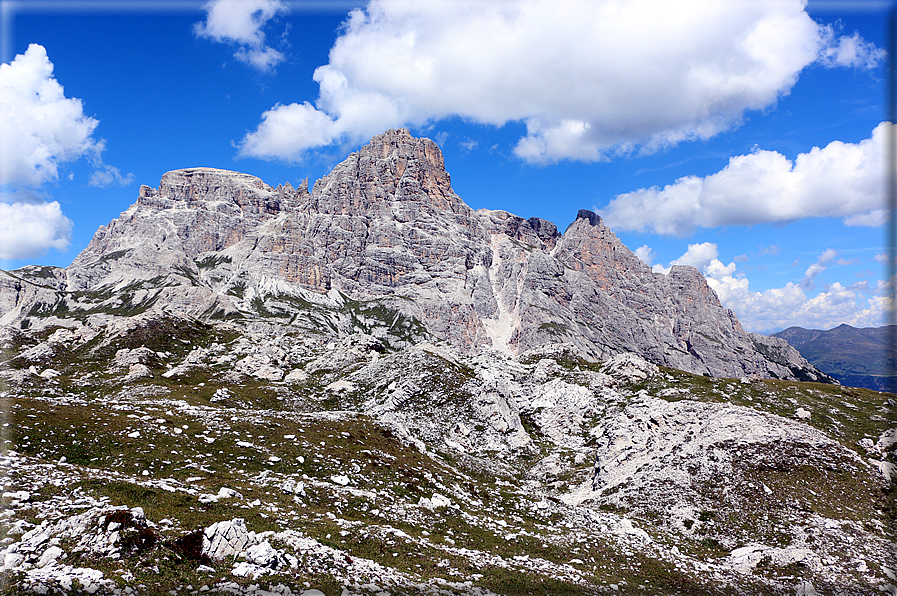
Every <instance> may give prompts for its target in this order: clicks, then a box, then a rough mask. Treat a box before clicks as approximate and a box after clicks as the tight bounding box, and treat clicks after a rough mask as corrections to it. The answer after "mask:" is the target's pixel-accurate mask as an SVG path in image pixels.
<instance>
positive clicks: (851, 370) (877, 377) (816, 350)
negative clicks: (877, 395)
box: [773, 325, 897, 391]
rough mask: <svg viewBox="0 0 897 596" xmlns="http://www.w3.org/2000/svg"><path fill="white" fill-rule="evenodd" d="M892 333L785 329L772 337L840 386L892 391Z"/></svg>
mask: <svg viewBox="0 0 897 596" xmlns="http://www.w3.org/2000/svg"><path fill="white" fill-rule="evenodd" d="M894 333H895V328H894V326H893V325H891V326H885V327H865V328H862V329H857V328H856V327H851V326H850V325H839V326H837V327H835V328H834V329H829V330H827V331H821V330H819V329H804V328H802V327H789V328H788V329H785V330H784V331H779V332H778V333H774V334H773V337H779V338H782V339H784V340H785V341H787V342H788V343H789V344H791V345H792V346H794V347H795V348H796V349H797V350H798V351H799V352H800V353H801V355H802V356H803V357H804V358H806V359H807V360H808V361H810V362H812V363H813V365H814V366H816V367H817V368H818V369H819V370H821V371H825V372H826V373H827V374H829V375H831V376H832V377H834V378H836V379H837V380H838V381H840V382H841V383H843V384H844V385H848V386H850V387H865V388H867V389H875V390H876V391H894V390H895V389H897V376H895V374H894V365H895V363H897V346H895V345H894Z"/></svg>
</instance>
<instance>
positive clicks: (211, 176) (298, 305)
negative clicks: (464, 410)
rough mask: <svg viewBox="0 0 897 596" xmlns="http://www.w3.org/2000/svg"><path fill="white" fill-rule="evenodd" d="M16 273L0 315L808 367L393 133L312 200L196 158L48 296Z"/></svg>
mask: <svg viewBox="0 0 897 596" xmlns="http://www.w3.org/2000/svg"><path fill="white" fill-rule="evenodd" d="M13 275H15V272H13ZM16 279H17V281H16V282H15V284H18V285H16V288H17V289H16V290H15V292H16V297H15V298H11V297H10V296H7V295H6V294H10V295H11V292H12V289H11V288H12V287H13V285H15V284H13V283H12V281H9V280H8V281H9V283H6V282H4V284H5V285H4V284H0V294H2V295H3V298H2V299H0V304H3V305H4V309H6V308H7V306H8V305H10V306H9V308H8V310H7V311H6V312H4V313H0V316H2V319H0V321H2V322H12V321H16V320H20V319H22V318H24V317H26V316H28V313H32V315H33V314H34V313H35V312H37V313H44V314H46V313H47V312H50V311H52V310H53V309H55V311H58V312H78V310H79V309H81V310H82V311H84V310H89V309H93V310H94V312H96V309H97V308H99V306H97V304H106V305H107V306H108V305H109V304H112V305H115V306H116V308H117V309H118V310H119V311H120V312H128V309H132V310H133V309H137V310H146V309H160V308H165V309H169V310H174V311H178V312H182V313H185V314H189V315H191V316H197V317H200V318H209V319H213V318H219V317H226V318H233V317H250V318H252V317H266V318H274V319H276V320H280V321H281V322H283V323H285V324H294V325H304V326H306V327H309V328H314V327H315V325H323V326H328V325H329V326H330V328H331V329H332V330H335V331H338V332H344V331H345V332H353V331H356V330H359V329H361V330H364V331H366V332H372V333H374V332H375V331H374V328H375V327H376V328H378V329H380V330H381V331H382V328H384V326H385V327H388V328H389V329H391V330H395V329H394V328H396V327H397V326H404V327H405V328H406V330H407V329H411V328H414V329H416V331H415V332H414V333H423V334H425V335H428V336H429V337H431V338H433V337H435V338H439V339H443V340H446V341H449V342H451V343H452V344H454V345H456V346H459V347H461V348H463V349H468V350H473V349H478V348H480V347H491V348H494V349H497V350H500V351H503V352H506V353H508V354H511V355H519V354H522V353H524V352H526V351H528V350H531V349H534V348H537V347H539V346H542V345H544V344H549V343H573V344H574V345H576V346H577V347H578V348H579V349H580V350H581V351H582V352H583V353H584V354H586V355H588V356H589V357H591V358H593V359H603V358H607V357H609V356H611V355H613V354H616V353H620V352H635V353H637V354H641V355H643V356H645V357H646V358H648V359H650V360H652V361H653V362H656V363H659V364H664V365H668V366H673V367H676V368H680V369H683V370H687V371H691V372H697V373H707V374H711V375H715V376H742V375H745V374H753V375H759V376H764V377H769V376H775V377H781V378H794V377H795V374H798V372H799V374H800V375H805V376H808V378H809V377H814V376H818V371H815V369H813V368H812V367H811V366H810V365H809V364H807V363H806V362H805V361H803V360H802V359H801V358H800V357H799V355H797V353H796V352H795V351H793V350H791V351H790V352H789V351H788V350H789V349H788V348H787V347H783V346H778V345H777V346H772V347H771V346H769V345H767V344H762V345H761V344H758V343H757V341H755V340H754V339H752V338H751V336H750V335H749V334H747V333H746V332H745V331H744V330H743V329H742V328H741V326H740V325H739V323H738V320H737V319H736V317H735V315H734V313H732V312H731V311H729V310H726V309H725V308H723V307H722V305H721V304H720V302H719V299H718V298H717V296H716V294H714V292H713V291H712V290H711V289H710V287H709V286H708V285H707V283H706V281H705V280H704V278H703V277H702V276H701V275H700V274H699V273H698V272H697V271H696V270H695V269H693V268H690V267H674V268H673V269H672V270H671V272H670V273H669V274H668V275H662V274H657V273H653V272H652V271H651V269H650V268H649V267H648V266H647V265H645V264H644V263H643V262H641V261H640V260H639V259H638V258H637V257H636V256H635V255H634V254H633V253H632V252H631V251H630V250H629V249H627V248H626V247H625V246H623V244H622V243H621V242H620V241H619V239H618V238H617V237H616V236H615V235H614V233H613V232H612V231H611V230H610V229H608V228H607V227H605V226H604V224H603V222H602V221H601V218H600V217H598V216H597V215H596V214H594V213H592V212H590V211H585V210H583V211H580V212H579V214H578V216H577V219H576V221H574V222H573V223H572V224H571V225H570V226H569V227H568V228H567V230H566V231H565V232H564V233H563V234H560V233H559V232H558V230H557V228H556V226H555V225H554V224H552V223H551V222H548V221H545V220H542V219H539V218H531V219H523V218H520V217H517V216H515V215H512V214H510V213H507V212H505V211H490V210H486V209H482V210H479V211H474V210H472V209H471V208H470V207H468V206H467V205H466V204H465V203H464V201H462V200H461V198H460V197H458V195H456V194H455V192H454V191H453V190H452V187H451V180H450V177H449V175H448V173H447V172H446V170H445V165H444V162H443V157H442V153H441V151H440V150H439V147H438V146H437V145H436V144H435V143H433V142H432V141H430V140H429V139H417V138H414V137H412V136H411V135H410V134H409V133H408V131H406V130H391V131H388V132H386V133H384V134H382V135H378V136H377V137H374V139H372V140H371V142H370V144H369V145H366V146H365V147H362V148H361V149H360V150H359V151H357V152H356V153H353V154H351V155H349V156H348V157H347V158H346V159H345V160H344V161H343V162H342V163H340V164H339V165H337V166H336V167H335V168H334V170H333V171H332V172H331V173H330V174H329V175H327V176H326V177H324V178H322V179H321V180H319V181H318V182H316V183H315V185H314V187H313V189H312V190H311V192H309V191H308V189H307V187H306V185H304V184H303V185H302V186H300V188H298V189H294V188H293V187H292V186H290V185H288V184H287V185H282V186H278V187H277V188H273V187H271V186H269V185H267V184H265V183H264V182H262V181H261V180H259V179H258V178H255V177H253V176H249V175H247V174H240V173H237V172H230V171H225V170H216V169H211V168H191V169H185V170H176V171H173V172H168V173H167V174H165V175H164V176H163V177H162V180H161V182H160V184H159V188H158V189H157V190H156V189H152V188H149V187H147V186H143V187H141V189H140V195H139V196H138V198H137V202H136V203H134V205H132V206H131V207H130V208H129V209H128V210H127V211H125V212H124V213H122V214H121V216H120V217H119V218H118V219H116V220H113V221H112V222H110V223H109V224H108V225H107V226H102V227H100V229H99V230H97V233H96V235H95V236H94V238H93V240H92V241H91V243H90V245H89V246H88V247H87V248H86V249H85V250H84V251H83V252H82V253H81V254H80V255H78V257H77V258H76V259H75V261H74V262H73V263H72V265H71V266H70V267H68V268H67V269H66V270H65V271H64V272H62V271H59V272H56V273H54V279H56V280H57V285H58V286H59V288H57V289H56V290H53V291H50V290H49V289H46V288H44V289H43V290H42V291H41V292H33V291H32V292H29V291H25V290H23V289H22V288H20V287H18V286H21V285H22V283H26V282H27V281H28V280H27V279H25V278H23V277H22V276H19V277H17V278H16ZM23 280H24V281H23ZM44 285H46V284H44ZM7 286H9V288H10V289H8V290H4V289H3V288H6V287H7ZM47 292H49V293H50V294H52V296H53V298H52V299H48V298H47V295H46V294H47ZM85 296H92V297H93V298H92V299H93V300H94V302H92V303H91V306H89V307H88V306H87V305H85V303H84V300H86V298H85ZM54 301H55V302H54ZM79 301H80V302H79ZM104 301H105V302H104ZM110 301H111V302H110ZM32 303H33V304H32ZM41 305H43V306H41ZM60 305H61V306H60ZM347 305H348V306H347ZM350 306H351V308H353V309H356V310H354V311H352V314H351V316H349V315H346V314H345V313H346V308H349V307H350ZM375 306H376V308H375ZM378 309H379V310H378ZM356 311H357V312H356ZM362 311H363V313H362ZM334 313H336V314H334ZM360 313H361V314H360ZM390 313H391V314H390ZM328 317H329V318H328ZM378 317H379V318H378ZM415 325H417V326H418V327H420V326H422V328H418V327H415ZM409 333H410V331H409ZM408 337H410V336H408ZM785 346H787V344H785ZM796 371H798V372H796ZM818 378H822V377H821V376H819V377H818Z"/></svg>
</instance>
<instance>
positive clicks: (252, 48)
mask: <svg viewBox="0 0 897 596" xmlns="http://www.w3.org/2000/svg"><path fill="white" fill-rule="evenodd" d="M202 8H203V10H205V11H206V13H207V14H206V20H205V21H203V22H201V23H196V25H194V27H193V31H194V33H196V35H197V36H198V37H205V38H208V39H211V40H213V41H217V42H220V43H229V44H231V45H234V46H236V51H235V52H234V57H235V58H236V59H237V60H239V61H241V62H243V63H245V64H248V65H250V66H252V67H253V68H256V69H258V70H260V71H262V72H267V71H270V70H272V69H273V68H274V67H275V66H277V65H278V64H280V63H281V62H283V60H284V55H283V53H281V52H279V51H277V50H275V49H274V48H272V47H270V46H269V45H267V42H266V37H265V32H264V30H263V29H264V27H265V25H266V24H267V23H268V21H270V20H271V19H272V18H274V17H275V16H277V15H278V14H280V13H285V12H287V11H288V10H289V7H288V6H287V5H286V4H285V3H284V2H283V1H282V0H211V1H210V2H208V3H206V4H205V5H203V7H202Z"/></svg>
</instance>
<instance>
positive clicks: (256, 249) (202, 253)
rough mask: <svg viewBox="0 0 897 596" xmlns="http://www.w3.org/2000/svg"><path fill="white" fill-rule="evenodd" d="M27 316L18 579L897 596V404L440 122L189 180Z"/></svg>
mask: <svg viewBox="0 0 897 596" xmlns="http://www.w3.org/2000/svg"><path fill="white" fill-rule="evenodd" d="M0 323H2V324H0V349H2V351H0V407H2V412H3V416H4V419H3V421H2V425H3V426H2V427H0V429H2V434H0V441H2V450H0V473H2V481H0V482H2V499H3V504H4V510H3V513H2V519H0V564H2V568H3V570H2V576H0V577H2V579H3V584H2V593H3V594H32V593H61V592H83V593H90V594H93V593H97V594H134V593H140V594H167V593H171V594H185V595H187V594H190V595H195V594H203V593H206V592H212V593H225V594H280V595H286V594H303V595H304V596H319V595H320V594H321V593H324V594H326V595H328V596H330V595H341V596H342V595H346V596H348V595H353V594H358V595H383V594H409V595H411V594H446V595H448V594H480V595H486V594H507V595H517V594H527V593H532V594H617V593H624V594H670V595H672V594H789V595H790V594H802V595H810V594H851V595H852V594H881V593H889V594H897V588H895V584H897V555H895V543H894V517H895V510H894V502H893V495H894V481H895V478H897V446H895V443H897V426H895V425H894V424H893V422H892V421H893V409H894V406H895V405H897V404H895V401H894V400H895V396H894V395H892V394H883V393H878V392H876V391H870V390H865V389H854V388H849V387H843V386H841V385H838V384H837V383H833V382H832V381H833V380H832V379H831V378H830V377H828V376H826V375H824V374H822V373H820V372H819V371H818V370H816V369H815V368H814V367H813V366H812V365H811V364H809V363H808V362H807V361H806V360H804V359H803V358H801V357H800V355H799V354H798V353H797V352H796V351H795V350H794V349H793V348H792V347H791V346H790V345H788V343H787V342H785V341H784V340H781V339H773V338H763V337H762V336H755V335H752V334H748V333H746V332H744V330H743V329H742V328H741V326H740V325H739V324H738V321H737V318H736V317H735V315H734V314H733V313H731V311H726V310H725V309H724V308H722V306H721V305H720V303H719V301H718V299H717V297H716V295H715V294H714V293H713V292H712V290H710V288H709V287H708V286H707V284H706V282H704V280H703V278H702V277H701V276H700V275H699V274H698V272H697V271H695V270H694V269H691V268H686V267H682V268H674V269H673V270H672V271H671V273H670V274H669V275H667V276H664V275H661V274H654V273H652V272H651V271H650V268H648V267H647V266H646V265H644V264H643V263H641V262H640V261H639V260H638V259H637V258H636V257H635V256H634V255H633V254H632V253H631V252H630V251H629V250H628V249H627V248H626V247H624V246H623V245H622V244H621V243H620V242H619V241H618V240H617V239H616V237H615V236H614V235H613V234H612V232H610V231H609V230H608V229H607V228H606V227H604V225H603V224H602V222H601V220H600V218H598V217H597V216H596V215H595V214H593V213H591V212H587V211H583V212H580V214H579V217H578V218H577V220H576V221H575V222H574V223H573V224H571V226H570V227H569V228H568V229H567V230H566V231H565V232H564V233H563V234H560V233H558V231H557V230H556V228H555V227H554V225H553V224H551V223H550V222H546V221H543V220H538V219H530V220H523V219H520V218H517V217H515V216H513V215H511V214H508V213H505V212H501V211H486V210H481V211H476V212H474V211H472V210H470V209H469V208H468V207H467V206H466V205H465V204H464V203H463V201H461V199H460V198H458V197H457V195H455V194H454V193H453V192H452V191H451V187H450V184H449V179H448V174H447V173H446V172H445V170H444V168H443V164H442V157H441V154H440V153H439V150H438V147H436V145H435V144H433V143H432V142H430V141H428V140H426V139H414V138H412V137H411V136H410V135H409V134H408V133H407V131H390V132H388V133H385V134H384V135H380V136H378V137H376V138H375V139H373V140H372V142H371V144H370V145H368V146H366V147H364V148H363V149H362V150H360V151H359V152H358V153H355V154H353V155H351V156H349V158H348V159H347V160H346V161H345V162H343V163H342V164H340V165H339V166H337V168H336V169H335V170H334V172H333V173H331V174H330V175H329V176H328V177H326V178H324V179H323V180H320V181H318V182H317V183H316V184H315V185H314V187H313V189H312V190H311V191H308V189H307V188H306V186H305V185H303V186H302V187H300V188H299V189H294V188H292V187H290V186H280V187H277V188H272V187H270V186H267V185H265V184H264V183H263V182H262V181H260V180H258V179H257V178H253V177H251V176H247V175H245V174H238V173H235V172H227V171H223V170H212V169H207V168H196V169H191V170H178V171H175V172H169V173H168V174H165V176H163V179H162V183H161V184H160V185H159V188H158V189H151V188H149V187H142V188H141V191H140V196H139V198H138V201H137V203H135V204H134V205H133V206H132V207H131V208H129V209H128V210H127V211H126V212H124V213H123V214H122V215H121V217H119V218H118V219H116V220H114V221H113V222H111V223H110V224H109V225H108V226H105V227H102V228H100V230H98V232H97V234H96V236H95V237H94V239H93V241H92V242H91V244H90V246H89V247H88V248H87V249H86V250H85V251H84V252H83V253H81V255H79V256H78V257H77V258H76V259H75V261H74V262H73V264H72V265H71V266H70V267H68V268H66V269H58V268H50V267H26V268H23V269H20V270H17V271H12V272H0Z"/></svg>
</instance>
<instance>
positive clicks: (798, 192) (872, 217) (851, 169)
mask: <svg viewBox="0 0 897 596" xmlns="http://www.w3.org/2000/svg"><path fill="white" fill-rule="evenodd" d="M893 126H894V125H893V124H890V123H888V122H882V123H881V124H879V125H878V126H876V127H875V129H874V130H873V131H872V136H871V138H869V139H866V140H864V141H861V142H859V143H842V142H841V141H833V142H831V143H829V144H828V145H827V146H826V147H824V148H821V149H820V148H819V147H814V148H813V149H812V150H811V151H810V152H809V153H801V154H800V155H798V156H797V159H795V160H794V161H793V162H792V161H791V160H789V159H787V158H786V157H785V156H784V155H782V154H781V153H778V152H775V151H763V150H757V151H755V152H754V153H751V154H749V155H739V156H736V157H733V158H731V159H730V160H729V164H728V165H727V166H726V167H725V168H723V169H722V170H720V171H719V172H717V173H715V174H711V175H709V176H706V177H704V178H700V177H697V176H686V177H684V178H680V179H679V180H677V181H676V182H675V183H674V184H670V185H668V186H665V187H663V188H658V187H656V186H655V187H651V188H647V189H640V190H637V191H634V192H630V193H626V194H621V195H617V196H616V197H614V198H613V199H612V200H611V201H610V203H609V204H608V206H607V207H606V208H604V209H600V210H599V213H600V214H601V216H602V217H603V218H604V220H605V222H606V223H607V225H608V226H610V227H612V228H616V229H622V230H634V231H651V232H654V233H657V234H664V235H678V236H685V235H688V234H691V233H692V232H693V231H694V229H695V227H696V226H703V227H715V226H728V225H751V224H758V223H770V222H787V221H792V220H797V219H802V218H808V217H844V218H846V219H845V223H846V224H847V225H880V224H881V223H883V222H884V221H886V219H887V214H886V212H885V210H884V209H883V207H884V195H883V192H882V191H883V188H882V181H883V176H884V173H883V166H884V163H885V159H884V151H885V146H886V145H885V140H886V137H887V135H888V132H889V131H888V129H889V128H893ZM891 134H893V132H892V133H891Z"/></svg>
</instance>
